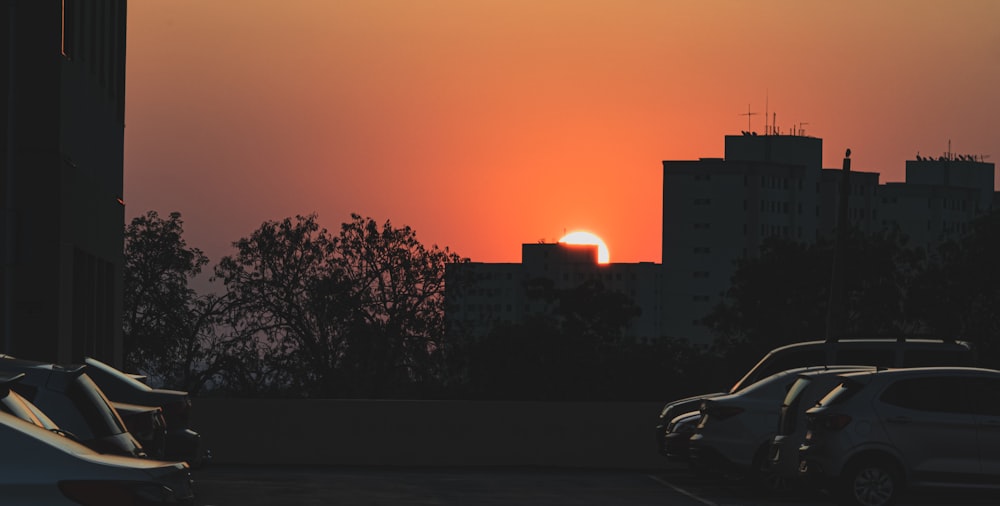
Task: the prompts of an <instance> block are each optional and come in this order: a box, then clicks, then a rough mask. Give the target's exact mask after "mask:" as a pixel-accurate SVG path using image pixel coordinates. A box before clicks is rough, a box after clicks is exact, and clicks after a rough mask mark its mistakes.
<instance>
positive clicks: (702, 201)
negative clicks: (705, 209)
mask: <svg viewBox="0 0 1000 506" xmlns="http://www.w3.org/2000/svg"><path fill="white" fill-rule="evenodd" d="M711 203H712V199H708V198H700V199H694V205H696V206H707V205H709V204H711Z"/></svg>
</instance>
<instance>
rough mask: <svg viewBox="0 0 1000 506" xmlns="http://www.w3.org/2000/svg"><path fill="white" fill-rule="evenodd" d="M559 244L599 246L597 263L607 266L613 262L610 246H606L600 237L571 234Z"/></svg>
mask: <svg viewBox="0 0 1000 506" xmlns="http://www.w3.org/2000/svg"><path fill="white" fill-rule="evenodd" d="M559 242H561V243H565V244H596V245H597V263H599V264H606V263H608V262H609V261H611V254H610V253H609V252H608V245H607V244H604V241H602V240H601V238H600V237H597V236H596V235H594V234H592V233H590V232H582V231H578V232H570V233H568V234H566V235H564V236H563V238H562V239H559Z"/></svg>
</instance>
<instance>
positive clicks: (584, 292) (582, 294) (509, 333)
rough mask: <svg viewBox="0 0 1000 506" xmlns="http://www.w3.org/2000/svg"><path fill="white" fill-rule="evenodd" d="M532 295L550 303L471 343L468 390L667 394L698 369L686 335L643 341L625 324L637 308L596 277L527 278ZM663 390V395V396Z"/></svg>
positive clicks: (581, 396)
mask: <svg viewBox="0 0 1000 506" xmlns="http://www.w3.org/2000/svg"><path fill="white" fill-rule="evenodd" d="M527 290H528V293H529V297H531V298H533V299H534V300H535V301H538V302H544V303H545V304H544V305H545V307H546V308H547V310H545V311H541V312H538V313H536V314H533V315H531V316H529V317H528V318H527V319H526V320H525V321H524V322H523V323H520V324H507V325H501V326H499V327H497V328H496V329H495V330H494V331H493V332H492V333H490V334H489V335H488V336H487V337H485V338H483V339H482V340H480V341H478V342H476V343H474V344H473V345H472V346H471V356H470V366H469V371H470V393H471V395H472V396H473V397H476V398H487V399H521V400H619V401H621V400H652V399H664V398H667V397H669V396H670V395H671V393H672V392H677V391H680V390H681V389H679V388H677V387H678V385H679V382H680V381H683V376H682V375H683V374H685V373H694V374H697V373H696V372H695V371H697V370H699V369H698V367H697V365H698V364H697V361H689V360H688V359H690V358H691V357H693V356H696V355H698V353H697V352H696V351H695V349H694V348H692V347H690V346H688V345H687V344H686V343H683V342H677V341H670V340H667V339H664V340H659V341H656V342H654V343H640V342H637V341H636V340H635V339H634V338H626V337H625V336H624V334H623V332H624V329H625V328H626V327H627V326H628V325H629V323H630V321H631V320H632V319H633V318H635V317H636V316H638V315H639V309H638V307H637V306H636V305H635V303H634V302H633V301H632V300H631V298H629V297H628V296H626V295H623V294H621V293H618V292H614V291H611V290H607V289H605V288H604V286H603V285H602V284H601V283H600V282H598V281H588V282H585V283H583V284H581V285H579V286H577V287H573V288H568V289H557V288H555V287H554V285H553V283H552V282H551V280H547V279H536V280H532V281H531V282H530V283H529V285H528V287H527ZM665 396H667V397H665Z"/></svg>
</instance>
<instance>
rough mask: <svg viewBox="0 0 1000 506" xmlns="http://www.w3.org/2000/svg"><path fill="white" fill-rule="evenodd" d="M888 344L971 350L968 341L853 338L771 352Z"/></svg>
mask: <svg viewBox="0 0 1000 506" xmlns="http://www.w3.org/2000/svg"><path fill="white" fill-rule="evenodd" d="M886 344H895V345H899V346H904V347H915V348H920V347H933V348H937V347H941V346H949V347H953V348H960V349H971V345H970V344H969V343H968V342H966V341H960V340H956V339H931V338H898V339H892V338H885V337H874V338H851V339H839V340H814V341H802V342H798V343H791V344H786V345H784V346H779V347H777V348H774V349H773V350H771V352H770V353H776V352H780V351H784V350H793V349H796V348H812V347H837V346H843V345H849V346H851V347H854V346H857V347H867V346H884V345H886Z"/></svg>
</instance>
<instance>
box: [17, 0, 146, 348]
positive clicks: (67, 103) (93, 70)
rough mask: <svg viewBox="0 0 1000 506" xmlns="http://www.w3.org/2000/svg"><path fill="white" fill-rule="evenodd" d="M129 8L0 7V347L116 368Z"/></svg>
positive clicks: (95, 3)
mask: <svg viewBox="0 0 1000 506" xmlns="http://www.w3.org/2000/svg"><path fill="white" fill-rule="evenodd" d="M125 22H126V2H125V0H8V1H7V2H5V3H4V5H3V7H0V26H2V27H3V28H2V30H3V34H2V36H0V38H2V40H3V47H2V48H0V65H2V66H3V68H4V69H5V71H6V75H5V78H4V79H3V80H2V85H0V86H2V87H3V89H2V92H3V93H2V96H3V103H4V105H5V110H6V116H5V117H6V121H5V122H4V123H3V125H2V126H0V143H2V151H3V161H2V162H0V163H2V168H3V181H4V186H3V191H2V192H0V199H2V201H3V210H4V219H3V220H2V221H0V228H2V235H0V236H2V238H3V244H4V248H3V255H4V256H3V258H4V263H3V270H2V274H3V292H2V295H0V298H2V308H0V309H2V311H0V321H2V326H0V329H2V335H3V339H2V341H0V349H2V350H3V351H4V352H6V353H9V354H12V355H15V356H19V357H21V358H26V359H33V360H43V361H54V362H71V361H81V360H82V359H83V357H84V356H94V357H97V358H99V359H101V360H105V361H108V362H110V363H113V364H117V365H120V363H121V311H122V309H121V308H122V300H121V293H122V265H123V258H122V245H123V226H124V216H125V213H124V201H123V195H122V176H123V172H122V165H123V148H124V118H125Z"/></svg>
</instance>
